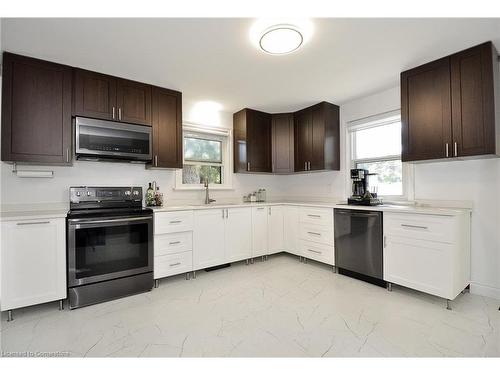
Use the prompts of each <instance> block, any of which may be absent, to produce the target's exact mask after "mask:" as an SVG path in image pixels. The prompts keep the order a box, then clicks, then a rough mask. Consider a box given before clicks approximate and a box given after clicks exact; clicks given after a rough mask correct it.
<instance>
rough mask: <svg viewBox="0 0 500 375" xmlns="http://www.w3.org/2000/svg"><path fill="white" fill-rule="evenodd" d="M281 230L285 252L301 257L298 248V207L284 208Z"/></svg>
mask: <svg viewBox="0 0 500 375" xmlns="http://www.w3.org/2000/svg"><path fill="white" fill-rule="evenodd" d="M283 228H284V247H285V249H286V251H287V252H289V253H292V254H294V255H298V256H302V253H301V252H300V248H299V207H297V206H284V220H283Z"/></svg>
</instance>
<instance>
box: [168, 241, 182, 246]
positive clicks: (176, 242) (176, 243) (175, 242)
mask: <svg viewBox="0 0 500 375" xmlns="http://www.w3.org/2000/svg"><path fill="white" fill-rule="evenodd" d="M180 243H181V241H173V242H169V243H168V244H169V245H178V244H180Z"/></svg>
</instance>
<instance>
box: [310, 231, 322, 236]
mask: <svg viewBox="0 0 500 375" xmlns="http://www.w3.org/2000/svg"><path fill="white" fill-rule="evenodd" d="M307 233H309V234H313V235H315V236H321V233H317V232H307Z"/></svg>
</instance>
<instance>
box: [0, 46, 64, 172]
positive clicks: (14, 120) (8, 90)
mask: <svg viewBox="0 0 500 375" xmlns="http://www.w3.org/2000/svg"><path fill="white" fill-rule="evenodd" d="M2 77H3V79H2V160H3V161H11V162H25V163H34V164H62V165H64V164H67V165H70V164H71V161H72V158H71V88H72V76H71V68H70V67H68V66H65V65H60V64H54V63H51V62H47V61H42V60H38V59H33V58H29V57H24V56H19V55H14V54H11V53H7V52H5V53H4V54H3V76H2Z"/></svg>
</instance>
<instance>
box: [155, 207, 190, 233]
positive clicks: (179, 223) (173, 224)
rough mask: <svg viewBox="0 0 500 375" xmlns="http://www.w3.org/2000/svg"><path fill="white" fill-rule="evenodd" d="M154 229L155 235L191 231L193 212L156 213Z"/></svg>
mask: <svg viewBox="0 0 500 375" xmlns="http://www.w3.org/2000/svg"><path fill="white" fill-rule="evenodd" d="M154 228H155V229H154V232H155V234H163V233H175V232H186V231H190V230H193V211H173V212H156V213H155V214H154Z"/></svg>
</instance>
